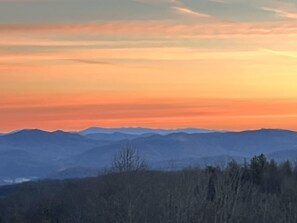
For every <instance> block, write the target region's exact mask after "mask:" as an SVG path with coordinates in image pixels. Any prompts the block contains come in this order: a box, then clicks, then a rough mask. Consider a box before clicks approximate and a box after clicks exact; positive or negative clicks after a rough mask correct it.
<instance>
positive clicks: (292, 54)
mask: <svg viewBox="0 0 297 223" xmlns="http://www.w3.org/2000/svg"><path fill="white" fill-rule="evenodd" d="M262 50H263V51H264V52H267V53H270V54H274V55H278V56H284V57H290V58H294V59H297V53H296V52H292V51H279V50H272V49H262Z"/></svg>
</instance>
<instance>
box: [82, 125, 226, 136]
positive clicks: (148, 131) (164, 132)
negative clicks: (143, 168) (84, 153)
mask: <svg viewBox="0 0 297 223" xmlns="http://www.w3.org/2000/svg"><path fill="white" fill-rule="evenodd" d="M177 132H184V133H189V134H192V133H210V132H221V131H219V130H209V129H197V128H184V129H150V128H141V127H136V128H130V127H128V128H101V127H91V128H87V129H85V130H82V131H79V132H78V133H79V134H81V135H88V134H96V133H103V134H112V133H124V134H131V135H143V134H159V135H167V134H171V133H177ZM222 132H223V131H222Z"/></svg>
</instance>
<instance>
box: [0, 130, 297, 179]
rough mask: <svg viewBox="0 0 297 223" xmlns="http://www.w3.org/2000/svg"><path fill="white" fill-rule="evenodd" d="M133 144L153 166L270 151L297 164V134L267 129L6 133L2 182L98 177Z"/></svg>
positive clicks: (1, 142)
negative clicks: (118, 154)
mask: <svg viewBox="0 0 297 223" xmlns="http://www.w3.org/2000/svg"><path fill="white" fill-rule="evenodd" d="M126 144H131V145H132V146H133V147H134V148H136V149H137V150H138V151H139V153H140V155H141V156H142V157H143V158H144V159H145V160H146V161H147V162H148V164H149V166H150V167H151V168H160V169H164V168H165V169H166V168H167V169H169V168H183V167H186V166H188V165H197V164H199V165H207V164H220V165H223V164H225V163H226V162H228V161H229V160H231V159H236V160H238V161H243V160H244V159H245V158H247V159H248V158H250V157H252V156H254V155H257V154H260V153H264V154H265V155H267V156H268V157H269V158H273V159H276V160H277V161H283V160H287V159H289V160H291V161H295V160H297V159H296V158H297V132H294V131H289V130H278V129H261V130H253V131H243V132H226V131H214V130H204V129H178V130H163V129H145V128H116V129H105V128H89V129H86V130H83V131H80V132H75V133H74V132H64V131H55V132H46V131H42V130H38V129H33V130H20V131H16V132H12V133H9V134H4V135H0V183H2V184H4V183H12V182H17V181H22V180H26V179H37V178H45V177H56V178H69V177H83V176H89V175H96V174H97V171H98V170H100V169H103V168H105V167H109V166H110V164H111V162H112V160H113V157H114V155H115V153H116V152H118V151H119V150H121V149H122V148H123V146H124V145H126Z"/></svg>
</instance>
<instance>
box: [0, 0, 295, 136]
mask: <svg viewBox="0 0 297 223" xmlns="http://www.w3.org/2000/svg"><path fill="white" fill-rule="evenodd" d="M20 8H21V9H22V10H20ZM232 10H237V11H234V13H233V14H232V15H231V13H230V11H232ZM13 15H17V16H13ZM296 19H297V5H296V3H294V2H293V1H291V0H286V1H278V0H270V1H266V0H260V1H248V2H247V1H241V0H220V1H213V0H206V1H196V0H185V1H178V0H159V1H157V0H99V1H98V0H84V1H82V0H74V1H69V0H61V1H59V3H57V2H56V1H54V0H45V1H36V0H35V1H33V0H26V1H25V0H15V1H8V0H7V1H6V0H0V131H10V130H14V129H20V128H42V129H47V130H55V129H65V130H75V129H82V128H85V127H88V126H104V127H115V126H143V127H156V128H159V127H160V128H179V127H199V128H211V129H230V130H240V129H255V128H288V129H295V130H297V103H296V102H297V44H296V43H297V20H296Z"/></svg>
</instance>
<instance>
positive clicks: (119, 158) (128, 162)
mask: <svg viewBox="0 0 297 223" xmlns="http://www.w3.org/2000/svg"><path fill="white" fill-rule="evenodd" d="M146 167H147V165H146V163H145V161H144V160H143V159H141V157H140V156H139V154H138V152H137V150H135V149H134V148H133V147H132V145H130V144H126V145H125V146H124V147H123V149H122V150H121V151H119V152H118V153H117V154H116V155H115V157H114V160H113V163H112V170H113V171H115V172H129V171H137V170H144V169H146Z"/></svg>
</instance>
